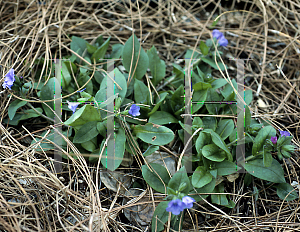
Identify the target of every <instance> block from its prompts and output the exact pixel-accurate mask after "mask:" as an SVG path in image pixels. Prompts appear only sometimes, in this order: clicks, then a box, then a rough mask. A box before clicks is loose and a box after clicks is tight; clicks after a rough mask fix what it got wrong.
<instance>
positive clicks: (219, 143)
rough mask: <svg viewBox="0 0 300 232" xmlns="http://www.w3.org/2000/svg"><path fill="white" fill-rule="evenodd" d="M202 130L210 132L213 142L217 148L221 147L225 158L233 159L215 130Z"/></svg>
mask: <svg viewBox="0 0 300 232" xmlns="http://www.w3.org/2000/svg"><path fill="white" fill-rule="evenodd" d="M203 132H205V133H210V134H211V138H212V141H213V143H214V144H216V145H217V146H218V147H219V148H221V149H222V150H223V151H225V152H226V154H227V159H228V160H229V161H232V160H233V158H232V155H231V153H230V151H229V149H228V148H227V146H226V144H225V142H224V140H223V139H222V138H221V137H220V135H218V134H217V133H216V132H214V131H212V130H204V131H203Z"/></svg>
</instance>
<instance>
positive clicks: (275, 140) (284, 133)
mask: <svg viewBox="0 0 300 232" xmlns="http://www.w3.org/2000/svg"><path fill="white" fill-rule="evenodd" d="M279 132H280V137H283V136H284V137H287V136H291V134H290V133H289V132H288V131H281V130H279ZM271 142H272V143H273V144H276V143H277V137H276V136H274V137H273V136H272V137H271Z"/></svg>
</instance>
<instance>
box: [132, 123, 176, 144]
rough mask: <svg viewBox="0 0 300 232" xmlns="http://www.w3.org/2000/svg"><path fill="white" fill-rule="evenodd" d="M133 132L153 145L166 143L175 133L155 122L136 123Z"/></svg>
mask: <svg viewBox="0 0 300 232" xmlns="http://www.w3.org/2000/svg"><path fill="white" fill-rule="evenodd" d="M133 133H134V134H136V136H137V137H138V138H140V139H141V140H143V141H144V142H145V143H150V144H153V145H165V144H167V143H169V142H171V141H172V140H173V139H174V133H173V131H172V130H171V129H169V128H167V127H164V126H159V125H155V124H153V123H147V124H146V125H136V126H134V129H133Z"/></svg>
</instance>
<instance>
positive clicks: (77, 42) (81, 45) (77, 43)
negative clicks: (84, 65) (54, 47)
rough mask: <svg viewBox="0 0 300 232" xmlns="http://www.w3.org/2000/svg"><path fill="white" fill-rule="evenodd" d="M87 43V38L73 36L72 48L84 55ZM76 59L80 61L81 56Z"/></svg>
mask: <svg viewBox="0 0 300 232" xmlns="http://www.w3.org/2000/svg"><path fill="white" fill-rule="evenodd" d="M86 43H87V42H86V40H84V39H82V38H80V37H77V36H72V42H71V50H72V51H73V52H76V53H77V54H78V55H80V56H82V54H83V52H84V50H85V49H86ZM76 61H77V62H78V63H79V62H80V58H79V57H76Z"/></svg>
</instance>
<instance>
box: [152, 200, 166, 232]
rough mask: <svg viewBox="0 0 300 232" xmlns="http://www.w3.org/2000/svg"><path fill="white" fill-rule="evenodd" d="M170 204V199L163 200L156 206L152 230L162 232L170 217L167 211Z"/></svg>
mask: <svg viewBox="0 0 300 232" xmlns="http://www.w3.org/2000/svg"><path fill="white" fill-rule="evenodd" d="M168 204H169V201H162V202H160V203H159V204H158V206H157V207H156V209H155V211H154V214H153V217H152V223H151V228H152V232H160V231H162V230H164V228H165V226H164V225H165V223H166V222H167V221H168V219H169V212H167V211H166V208H167V207H168Z"/></svg>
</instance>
